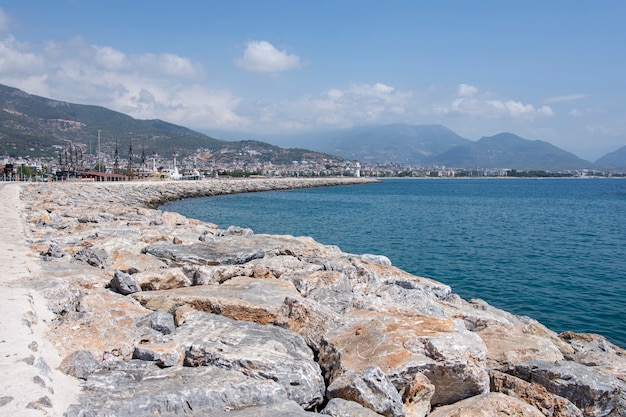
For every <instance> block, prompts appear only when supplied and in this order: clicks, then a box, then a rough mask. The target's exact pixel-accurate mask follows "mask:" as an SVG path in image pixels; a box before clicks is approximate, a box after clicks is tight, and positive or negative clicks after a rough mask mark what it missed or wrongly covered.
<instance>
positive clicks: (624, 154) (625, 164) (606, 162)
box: [595, 146, 626, 168]
mask: <svg viewBox="0 0 626 417" xmlns="http://www.w3.org/2000/svg"><path fill="white" fill-rule="evenodd" d="M595 164H596V166H597V167H601V168H626V146H622V147H621V148H619V149H618V150H616V151H614V152H610V153H607V154H606V155H604V156H603V157H602V158H600V159H598V160H597V161H596V162H595Z"/></svg>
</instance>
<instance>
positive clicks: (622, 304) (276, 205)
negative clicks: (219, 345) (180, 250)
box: [162, 179, 626, 347]
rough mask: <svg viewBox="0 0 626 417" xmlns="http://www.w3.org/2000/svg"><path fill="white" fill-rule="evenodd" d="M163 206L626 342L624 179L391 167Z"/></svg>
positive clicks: (563, 326)
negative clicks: (317, 246)
mask: <svg viewBox="0 0 626 417" xmlns="http://www.w3.org/2000/svg"><path fill="white" fill-rule="evenodd" d="M162 209H163V210H169V211H176V212H179V213H181V214H184V215H185V216H188V217H193V218H197V219H201V220H204V221H208V222H212V223H216V224H217V225H219V226H220V227H222V228H226V227H228V226H230V225H237V226H241V227H249V228H251V229H253V230H254V231H255V233H270V234H290V235H295V236H312V237H313V238H315V239H316V240H317V241H318V242H321V243H324V244H329V245H331V244H332V245H337V246H339V247H340V248H341V249H342V250H343V251H345V252H351V253H358V254H362V253H372V254H381V255H386V256H387V257H389V258H390V259H391V261H392V263H393V264H394V265H396V266H398V267H400V268H402V269H404V270H406V271H409V272H411V273H413V274H416V275H420V276H424V277H429V278H433V279H435V280H437V281H441V282H444V283H446V284H448V285H450V286H451V287H452V290H453V291H454V292H455V293H457V294H459V295H460V296H461V297H463V298H466V299H470V298H482V299H484V300H486V301H487V302H489V303H490V304H492V305H494V306H496V307H499V308H502V309H505V310H507V311H510V312H512V313H515V314H521V315H527V316H530V317H533V318H535V319H537V320H539V321H540V322H542V323H544V324H545V325H547V326H548V327H550V328H551V329H553V330H555V331H557V332H561V331H565V330H573V331H576V332H592V333H600V334H603V335H604V336H606V337H608V338H609V339H610V340H611V341H613V342H614V343H616V344H618V345H620V346H622V347H626V179H389V180H383V181H382V182H381V183H379V184H367V185H353V186H342V187H328V188H316V189H307V190H291V191H276V192H274V191H272V192H263V193H251V194H236V195H228V196H218V197H209V198H197V199H190V200H184V201H177V202H174V203H171V204H168V205H165V206H163V207H162Z"/></svg>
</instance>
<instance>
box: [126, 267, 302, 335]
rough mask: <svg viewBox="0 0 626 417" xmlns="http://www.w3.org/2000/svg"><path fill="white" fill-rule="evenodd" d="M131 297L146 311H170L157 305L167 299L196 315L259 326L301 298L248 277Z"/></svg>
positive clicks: (278, 284)
mask: <svg viewBox="0 0 626 417" xmlns="http://www.w3.org/2000/svg"><path fill="white" fill-rule="evenodd" d="M134 296H135V298H136V299H137V301H139V302H140V303H141V304H142V305H144V306H146V307H147V308H151V306H159V305H165V306H166V307H168V308H170V306H168V304H167V303H165V304H163V303H161V302H160V301H159V300H161V299H167V300H168V301H169V302H171V303H174V304H175V305H176V306H181V305H188V306H191V307H193V308H195V309H196V310H199V311H206V312H209V313H215V314H222V315H224V316H226V317H230V318H232V319H235V320H244V321H253V322H256V323H260V324H268V323H274V322H275V321H276V317H277V315H278V314H279V312H280V310H281V308H282V306H283V303H284V302H285V298H288V297H296V298H299V297H300V296H299V294H298V292H297V291H296V289H295V288H294V287H293V285H291V284H290V283H287V282H283V281H278V280H272V279H269V280H268V279H254V278H247V277H237V278H232V279H230V280H228V281H226V282H225V283H224V284H221V285H208V286H195V287H189V288H178V289H172V290H167V291H154V292H142V293H137V294H134Z"/></svg>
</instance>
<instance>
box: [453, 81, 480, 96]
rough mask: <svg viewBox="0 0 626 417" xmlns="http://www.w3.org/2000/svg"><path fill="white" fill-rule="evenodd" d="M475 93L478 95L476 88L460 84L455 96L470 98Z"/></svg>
mask: <svg viewBox="0 0 626 417" xmlns="http://www.w3.org/2000/svg"><path fill="white" fill-rule="evenodd" d="M476 93H478V88H476V87H474V86H473V85H468V84H460V85H459V88H458V91H457V96H459V97H471V96H473V95H475V94H476Z"/></svg>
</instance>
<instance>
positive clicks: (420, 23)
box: [0, 0, 626, 160]
mask: <svg viewBox="0 0 626 417" xmlns="http://www.w3.org/2000/svg"><path fill="white" fill-rule="evenodd" d="M625 19H626V1H623V0H605V1H601V2H589V1H475V2H469V1H446V0H442V1H434V0H433V1H400V0H398V1H386V2H383V1H368V0H359V1H352V0H344V1H341V0H335V1H326V0H317V1H314V2H313V1H310V2H305V1H295V0H294V1H278V0H264V1H237V0H231V1H226V0H224V1H210V0H209V1H199V0H198V1H196V0H187V1H185V0H181V1H178V2H176V3H174V2H171V1H160V0H151V1H129V0H125V1H118V0H108V1H106V2H103V1H96V0H55V1H50V0H37V1H36V0H10V1H3V2H0V83H2V84H6V85H10V86H13V87H17V88H20V89H23V90H25V91H26V92H28V93H31V94H37V95H42V96H45V97H50V98H55V99H59V100H64V101H71V102H76V103H81V104H94V105H101V106H105V107H108V108H111V109H113V110H117V111H121V112H124V113H127V114H129V115H131V116H133V117H137V118H142V119H150V118H159V119H163V120H166V121H169V122H172V123H177V124H181V125H184V126H187V127H190V128H193V129H197V130H202V131H209V132H216V131H242V132H247V133H248V134H249V135H250V137H264V138H266V139H267V140H268V141H271V140H270V138H271V136H272V134H274V133H290V132H293V133H299V132H310V131H316V130H328V129H335V128H343V127H351V126H357V125H363V124H383V123H409V124H432V123H438V124H443V125H445V126H447V127H449V128H451V129H452V130H454V131H455V132H457V133H459V134H460V135H462V136H465V137H467V138H469V139H474V140H475V139H478V138H480V137H482V136H490V135H494V134H496V133H499V132H503V131H508V132H513V133H516V134H518V135H520V136H522V137H525V138H527V139H541V140H546V141H548V142H550V143H552V144H554V145H556V146H559V147H561V148H563V149H566V150H568V151H571V152H574V153H575V154H577V155H578V156H580V157H582V158H586V159H590V160H595V159H596V158H598V157H600V156H602V155H603V154H604V153H606V152H610V151H614V150H616V149H618V148H619V147H621V146H624V145H626V81H625V77H626V53H625V52H626V25H625V24H624V20H625ZM224 138H225V139H228V137H224Z"/></svg>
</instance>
